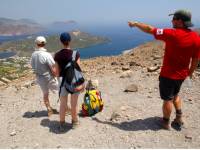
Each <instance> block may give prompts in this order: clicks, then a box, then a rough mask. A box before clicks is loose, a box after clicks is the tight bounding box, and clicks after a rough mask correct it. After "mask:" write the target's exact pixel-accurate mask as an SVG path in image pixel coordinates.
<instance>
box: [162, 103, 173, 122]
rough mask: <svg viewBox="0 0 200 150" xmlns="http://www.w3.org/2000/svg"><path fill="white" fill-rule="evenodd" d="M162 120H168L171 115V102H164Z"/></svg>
mask: <svg viewBox="0 0 200 150" xmlns="http://www.w3.org/2000/svg"><path fill="white" fill-rule="evenodd" d="M162 109H163V118H166V119H170V116H171V113H172V101H171V100H170V101H164V102H163V107H162Z"/></svg>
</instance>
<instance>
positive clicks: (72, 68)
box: [59, 51, 85, 96]
mask: <svg viewBox="0 0 200 150" xmlns="http://www.w3.org/2000/svg"><path fill="white" fill-rule="evenodd" d="M76 53H77V51H73V53H72V60H71V61H70V62H68V63H67V65H66V66H65V69H64V71H63V74H62V82H61V85H60V91H59V96H60V92H61V87H63V86H64V87H65V88H66V90H67V91H68V92H69V93H70V94H73V93H76V92H80V91H82V90H83V89H84V87H85V85H84V82H85V79H84V77H83V75H82V71H81V68H80V66H79V65H78V64H77V62H76Z"/></svg>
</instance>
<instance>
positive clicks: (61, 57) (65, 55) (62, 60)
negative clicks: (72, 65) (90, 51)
mask: <svg viewBox="0 0 200 150" xmlns="http://www.w3.org/2000/svg"><path fill="white" fill-rule="evenodd" d="M72 53H73V50H71V49H62V50H60V51H58V52H57V53H56V54H55V56H54V60H55V62H57V63H58V65H59V67H60V76H61V75H62V71H63V70H64V68H65V66H66V65H67V64H68V62H70V61H71V60H72ZM79 58H80V54H79V52H78V51H77V53H76V61H77V60H78V59H79Z"/></svg>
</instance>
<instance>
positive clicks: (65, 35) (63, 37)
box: [60, 32, 71, 43]
mask: <svg viewBox="0 0 200 150" xmlns="http://www.w3.org/2000/svg"><path fill="white" fill-rule="evenodd" d="M60 41H61V42H62V43H64V42H70V41H71V36H70V34H69V33H68V32H63V33H61V34H60Z"/></svg>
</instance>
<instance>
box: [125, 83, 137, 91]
mask: <svg viewBox="0 0 200 150" xmlns="http://www.w3.org/2000/svg"><path fill="white" fill-rule="evenodd" d="M137 91H138V87H137V85H135V84H131V85H129V86H128V87H127V88H126V89H125V90H124V92H137Z"/></svg>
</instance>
